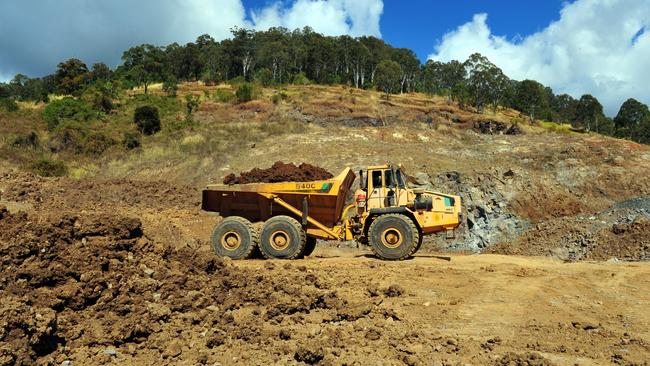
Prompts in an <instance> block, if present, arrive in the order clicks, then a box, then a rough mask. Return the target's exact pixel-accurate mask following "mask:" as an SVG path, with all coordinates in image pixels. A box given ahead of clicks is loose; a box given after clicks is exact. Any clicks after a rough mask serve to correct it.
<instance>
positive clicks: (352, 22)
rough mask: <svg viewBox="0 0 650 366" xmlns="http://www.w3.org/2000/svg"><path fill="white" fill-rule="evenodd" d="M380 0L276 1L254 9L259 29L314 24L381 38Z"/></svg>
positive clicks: (317, 27) (337, 32)
mask: <svg viewBox="0 0 650 366" xmlns="http://www.w3.org/2000/svg"><path fill="white" fill-rule="evenodd" d="M383 9H384V4H383V1H381V0H329V1H325V0H297V1H296V2H294V3H292V4H291V5H290V6H289V7H284V6H283V4H282V3H281V2H275V3H273V4H271V5H269V6H267V7H266V8H264V9H261V10H256V11H253V12H252V15H251V18H252V19H253V23H254V24H255V27H256V28H257V29H268V28H269V27H272V26H283V27H285V28H288V29H295V28H302V27H305V26H310V27H312V28H313V29H314V30H315V31H317V32H320V33H323V34H326V35H341V34H349V35H352V36H360V35H373V36H377V37H380V36H381V33H380V31H379V18H380V17H381V14H382V12H383Z"/></svg>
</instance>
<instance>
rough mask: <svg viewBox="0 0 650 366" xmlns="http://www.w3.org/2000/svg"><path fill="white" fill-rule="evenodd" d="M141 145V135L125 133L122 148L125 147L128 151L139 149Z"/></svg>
mask: <svg viewBox="0 0 650 366" xmlns="http://www.w3.org/2000/svg"><path fill="white" fill-rule="evenodd" d="M140 145H141V143H140V135H138V134H136V133H133V132H125V133H124V137H123V138H122V146H124V147H125V148H126V149H127V150H133V149H137V148H139V147H140Z"/></svg>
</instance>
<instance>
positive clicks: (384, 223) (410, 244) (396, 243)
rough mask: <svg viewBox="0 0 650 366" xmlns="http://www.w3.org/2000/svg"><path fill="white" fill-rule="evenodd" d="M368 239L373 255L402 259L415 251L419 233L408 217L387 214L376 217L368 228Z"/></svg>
mask: <svg viewBox="0 0 650 366" xmlns="http://www.w3.org/2000/svg"><path fill="white" fill-rule="evenodd" d="M368 240H369V242H370V247H371V248H372V251H373V252H374V253H375V255H376V256H377V257H379V258H381V259H386V260H402V259H406V258H408V257H410V256H411V255H413V253H415V251H416V250H417V247H418V243H419V241H420V233H419V231H418V229H417V227H415V224H413V221H412V220H411V219H409V218H408V217H406V216H404V215H400V214H387V215H382V216H379V217H377V218H376V219H374V220H373V222H372V224H370V228H369V229H368Z"/></svg>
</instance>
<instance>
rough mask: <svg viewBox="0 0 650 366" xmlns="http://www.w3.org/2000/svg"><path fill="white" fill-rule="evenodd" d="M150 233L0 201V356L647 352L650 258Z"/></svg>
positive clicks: (113, 218) (113, 358) (242, 358)
mask: <svg viewBox="0 0 650 366" xmlns="http://www.w3.org/2000/svg"><path fill="white" fill-rule="evenodd" d="M145 234H146V233H144V232H143V227H142V223H141V222H140V220H139V219H137V218H131V217H123V216H119V215H115V214H80V215H54V216H48V217H45V216H37V217H36V216H30V215H28V214H26V213H13V212H8V211H7V210H6V209H5V208H0V258H1V262H0V274H1V277H0V319H2V322H0V365H32V364H54V365H60V364H72V365H74V364H109V363H114V362H120V363H124V364H181V365H202V364H207V365H214V364H241V365H266V364H296V365H301V364H302V365H304V364H319V365H340V364H388V365H431V364H444V365H455V364H459V363H472V364H492V365H554V364H573V363H574V362H575V361H577V360H580V361H581V363H582V362H584V363H586V364H590V363H606V362H614V363H618V364H643V362H644V360H647V356H648V355H649V354H650V346H649V345H648V341H647V340H648V338H647V337H648V335H649V334H648V329H649V328H648V325H649V323H648V321H649V319H648V314H647V312H646V310H647V305H648V302H649V301H650V298H648V294H649V293H650V281H648V278H649V277H648V275H649V274H650V272H648V268H647V267H634V266H630V265H627V266H623V265H613V264H608V265H606V264H602V265H598V266H594V265H587V266H592V267H593V268H586V267H585V266H584V265H581V266H578V267H568V265H565V264H562V263H557V262H550V261H540V260H525V259H516V258H514V257H510V258H512V259H511V260H509V259H507V257H498V256H480V257H469V256H465V257H463V256H461V257H453V258H448V260H450V261H451V262H448V263H449V264H445V262H444V261H441V260H440V259H437V258H432V257H418V258H416V259H414V260H412V261H406V262H399V263H392V262H382V261H378V260H376V259H373V258H364V257H360V256H359V255H360V254H363V252H361V253H359V252H358V251H351V252H346V251H338V250H333V249H329V250H327V249H324V248H320V252H319V253H320V254H318V257H317V258H312V259H307V260H301V261H292V262H282V261H242V262H231V261H224V260H221V259H218V258H216V257H215V256H214V255H212V254H211V253H207V252H203V251H201V250H200V248H191V247H188V246H183V247H172V246H169V245H166V244H160V243H156V242H152V241H151V240H149V239H147V237H146V235H145ZM587 269H588V270H589V272H588V273H589V274H585V270H587ZM596 277H602V279H601V280H600V281H595V278H596ZM620 283H627V284H630V285H627V287H620V285H619V284H620ZM569 284H570V286H568V285H569ZM567 286H568V287H569V288H570V289H568V290H567ZM628 287H629V289H628ZM488 288H489V289H490V291H482V290H481V289H488ZM596 293H597V294H598V295H597V296H596V295H595V294H596ZM574 298H579V299H580V301H579V302H578V303H575V300H573V299H574ZM548 300H550V302H549V301H548ZM601 308H602V309H601ZM70 362H71V363H70Z"/></svg>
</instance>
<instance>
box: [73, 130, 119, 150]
mask: <svg viewBox="0 0 650 366" xmlns="http://www.w3.org/2000/svg"><path fill="white" fill-rule="evenodd" d="M113 145H115V140H113V139H112V138H110V137H108V136H106V135H104V134H103V133H101V132H93V133H91V134H89V135H88V136H87V137H86V138H85V139H84V142H83V147H82V151H81V152H83V153H86V154H90V155H101V154H103V153H104V151H106V150H108V149H109V148H110V147H111V146H113Z"/></svg>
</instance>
